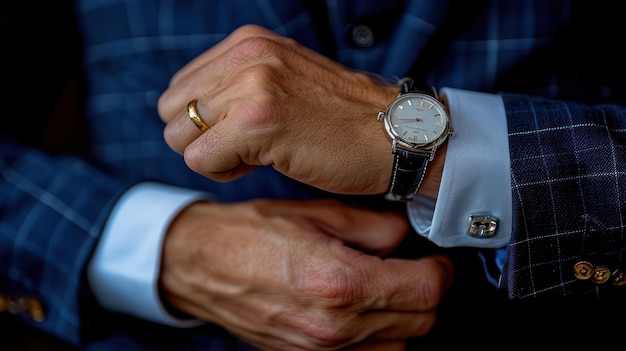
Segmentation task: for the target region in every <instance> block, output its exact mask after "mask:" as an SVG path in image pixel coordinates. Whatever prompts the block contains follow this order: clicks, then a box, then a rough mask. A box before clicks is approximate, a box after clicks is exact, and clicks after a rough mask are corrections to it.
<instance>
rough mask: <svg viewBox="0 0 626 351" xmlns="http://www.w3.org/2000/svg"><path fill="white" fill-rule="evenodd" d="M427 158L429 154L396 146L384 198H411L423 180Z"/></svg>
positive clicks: (401, 199)
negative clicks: (389, 184) (391, 171)
mask: <svg viewBox="0 0 626 351" xmlns="http://www.w3.org/2000/svg"><path fill="white" fill-rule="evenodd" d="M429 160H430V155H429V154H424V153H419V152H414V151H409V150H404V149H400V148H397V149H396V151H395V153H394V157H393V173H392V175H391V186H390V187H389V192H388V193H387V194H386V195H385V196H386V198H387V199H388V200H393V201H410V200H412V198H413V196H414V195H415V193H416V192H417V189H419V187H420V185H421V184H422V181H423V180H424V174H425V173H426V165H427V164H428V161H429Z"/></svg>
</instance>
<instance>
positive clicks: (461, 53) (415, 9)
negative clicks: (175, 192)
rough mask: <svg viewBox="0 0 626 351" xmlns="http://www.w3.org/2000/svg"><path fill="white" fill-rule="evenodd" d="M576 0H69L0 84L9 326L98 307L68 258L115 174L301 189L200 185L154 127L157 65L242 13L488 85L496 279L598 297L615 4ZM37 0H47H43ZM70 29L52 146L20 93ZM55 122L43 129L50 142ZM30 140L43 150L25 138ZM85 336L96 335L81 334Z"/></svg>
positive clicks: (395, 71)
mask: <svg viewBox="0 0 626 351" xmlns="http://www.w3.org/2000/svg"><path fill="white" fill-rule="evenodd" d="M51 3H56V2H51ZM463 3H465V4H463ZM467 3H471V4H467ZM581 3H582V2H577V1H571V2H570V1H565V0H563V1H561V0H555V1H542V0H537V1H532V0H525V1H508V0H506V1H505V0H492V1H478V2H468V1H459V2H451V1H442V0H437V1H428V0H404V1H392V0H387V1H379V0H346V1H327V2H322V1H315V0H309V1H296V0H294V1H283V0H265V1H263V0H229V1H221V0H219V1H218V0H215V1H210V0H160V1H153V0H100V1H94V0H91V1H90V0H84V1H77V7H76V10H75V11H76V18H77V19H78V25H79V29H80V37H77V38H75V37H73V36H72V35H71V33H70V34H69V35H65V34H67V33H63V34H64V35H63V36H60V37H57V38H56V40H55V41H53V42H54V44H49V41H46V40H41V41H39V40H37V41H33V40H31V41H30V43H40V44H41V45H42V48H43V49H45V50H41V51H37V52H31V54H33V55H34V57H36V58H37V59H39V60H42V61H43V62H44V64H42V66H43V67H47V68H46V69H45V70H43V69H42V70H40V71H38V70H37V69H38V68H37V67H35V68H31V69H30V70H29V71H26V73H24V72H20V73H19V74H15V75H10V74H9V75H8V76H10V77H14V78H15V82H21V83H24V80H27V81H28V84H22V85H20V86H19V88H21V90H16V91H18V92H21V91H25V92H26V93H27V94H30V95H28V97H27V99H26V98H23V97H21V95H20V94H15V95H19V96H13V97H12V99H14V100H12V101H5V104H3V105H18V107H19V108H16V109H15V110H14V111H12V114H10V115H9V118H11V119H16V118H15V117H16V116H20V117H21V118H18V119H17V120H19V121H18V122H17V123H18V124H19V126H20V128H21V129H16V128H14V127H12V125H8V124H7V123H4V124H3V126H2V127H1V128H2V133H0V155H1V158H0V194H1V195H0V293H2V294H5V295H6V296H32V297H36V298H37V299H39V300H40V301H42V303H43V305H44V308H45V309H46V312H47V317H46V319H45V320H44V321H43V322H34V321H32V320H29V319H28V318H26V317H24V318H23V321H24V323H27V324H32V325H36V326H37V327H38V328H41V329H43V330H45V331H46V332H49V333H51V334H53V335H56V336H58V337H59V338H61V339H64V340H66V341H68V342H70V343H72V344H79V343H80V340H81V335H82V336H83V337H84V336H85V330H86V329H89V328H87V327H88V326H92V325H97V324H98V318H99V317H98V316H99V313H103V312H102V311H98V308H97V306H95V303H94V300H93V299H92V298H91V296H90V293H89V289H88V288H87V286H86V281H85V279H84V272H85V267H86V264H87V262H88V260H89V258H90V254H91V253H92V251H93V249H94V247H95V245H96V244H97V241H98V238H99V236H100V233H101V232H102V228H103V226H104V224H105V222H106V220H107V217H108V215H109V212H110V209H111V208H112V206H113V205H114V204H115V202H116V200H117V199H118V198H119V197H120V196H121V194H122V193H123V192H124V191H125V190H126V189H128V188H129V187H130V186H132V185H133V184H136V183H138V182H142V181H147V180H150V181H157V182H162V183H167V184H172V185H176V186H181V187H188V188H199V189H205V190H207V189H208V190H209V191H212V192H214V193H215V194H217V196H218V197H219V198H220V199H222V200H223V201H238V200H245V199H249V198H258V197H290V198H307V197H310V196H312V194H313V193H314V192H312V191H311V189H308V188H307V187H305V186H303V185H301V184H297V183H295V182H292V181H290V180H289V179H286V178H284V177H283V176H281V175H280V174H277V173H276V172H274V171H273V170H272V169H262V170H259V171H258V172H256V173H254V174H253V175H252V176H250V177H246V178H244V179H241V180H238V181H235V182H232V183H226V184H223V183H219V184H217V183H214V182H212V181H210V180H207V179H205V178H203V177H201V176H199V175H197V174H195V173H194V172H192V171H190V170H189V169H187V167H186V166H185V164H184V162H183V161H182V159H181V157H180V156H179V155H177V154H175V153H174V152H172V151H171V150H170V149H169V147H167V145H166V144H165V142H164V140H163V137H162V132H163V127H164V126H163V123H162V122H161V120H160V119H159V117H158V115H157V110H156V104H157V99H158V98H159V96H160V94H161V93H162V92H163V91H164V90H165V89H166V87H167V86H168V82H169V79H170V77H171V76H172V75H173V74H174V73H175V72H176V71H177V70H178V69H180V68H181V67H182V66H183V65H184V64H185V63H187V62H188V61H189V60H191V59H192V58H194V57H195V56H196V55H198V54H200V53H201V52H203V51H205V50H206V49H207V48H209V47H210V46H212V45H214V44H215V43H217V42H219V41H220V40H221V39H223V38H224V37H226V36H227V35H228V34H229V33H230V32H232V31H233V30H234V29H235V28H237V27H238V26H241V25H243V24H249V23H255V24H259V25H262V26H265V27H268V28H270V29H273V30H275V31H277V32H278V33H280V34H283V35H285V36H289V37H292V38H294V39H295V40H297V41H299V42H300V43H302V44H304V45H307V46H309V47H311V48H313V49H315V50H317V51H319V52H322V53H324V54H325V55H327V56H329V57H332V58H333V59H335V60H337V61H339V62H341V63H343V64H345V65H347V66H349V67H353V68H355V69H359V70H365V71H370V72H374V73H377V74H380V75H382V76H384V77H389V78H393V77H402V76H407V75H409V76H413V77H414V78H416V79H421V80H424V81H426V82H427V83H430V84H433V85H436V86H439V87H444V86H447V87H454V88H463V89H469V90H477V91H483V92H490V93H499V94H502V96H503V99H504V103H505V108H506V113H507V119H508V128H509V141H510V154H511V179H512V189H511V191H512V194H513V232H512V239H511V242H510V244H509V246H508V248H507V260H506V263H505V267H504V271H503V275H502V278H501V287H502V289H503V290H505V291H506V293H507V294H508V297H509V298H511V299H521V300H523V299H540V298H542V297H546V298H550V297H555V298H564V297H573V298H577V297H590V298H602V297H604V296H607V297H608V296H610V295H614V294H617V293H618V292H619V291H624V289H626V287H622V288H620V287H618V286H617V285H619V284H617V282H619V279H617V278H619V274H620V272H621V269H622V268H624V267H626V241H625V240H626V227H625V223H626V190H625V189H626V156H625V155H626V152H625V151H626V150H625V145H626V117H625V113H626V108H625V107H624V99H625V95H624V93H625V89H624V80H623V77H624V68H623V63H624V62H626V60H625V59H624V54H623V53H621V52H620V51H622V50H621V49H619V48H618V46H620V45H621V44H619V45H618V43H614V42H613V38H614V35H615V34H617V33H619V31H618V26H617V24H618V23H619V21H620V20H621V19H619V18H617V14H618V13H619V11H611V9H610V8H606V6H605V7H603V8H600V9H597V8H594V7H585V8H583V7H582V6H580V4H581ZM325 4H326V6H324V5H325ZM485 4H487V5H488V6H483V5H485ZM46 6H48V7H47V8H46V10H51V11H52V7H53V6H54V5H46ZM57 6H60V5H58V4H57ZM607 6H611V5H607ZM57 10H58V8H55V9H54V11H52V12H48V13H46V14H47V15H50V14H54V15H55V16H56V17H54V16H46V18H47V21H48V22H45V23H47V24H49V25H50V26H49V27H46V28H49V31H50V32H51V33H54V30H53V29H54V28H57V26H60V25H61V24H63V23H66V21H68V20H69V19H68V17H64V16H62V15H61V14H60V13H59V11H57ZM613 10H615V9H613ZM57 15H58V16H57ZM358 25H365V26H367V27H368V28H370V29H371V30H372V31H373V33H374V36H373V42H371V43H368V44H367V45H366V44H364V43H363V42H362V41H359V40H354V39H355V38H354V36H352V35H351V33H352V32H351V30H352V29H354V28H355V27H356V26H358ZM46 30H47V29H46ZM46 30H44V33H42V35H43V36H46V35H47V33H45V32H46ZM72 33H73V32H72ZM57 35H58V33H57ZM20 38H22V37H20ZM23 40H24V39H22V40H17V41H16V42H15V43H14V44H15V45H21V44H22V43H23ZM73 40H77V41H80V43H81V46H80V47H82V48H83V49H84V50H83V51H82V54H81V55H82V56H81V58H82V62H83V65H82V68H83V73H84V78H85V86H84V89H80V90H79V92H81V95H80V96H81V97H84V100H81V102H82V103H81V106H83V107H84V114H85V116H86V118H85V119H84V120H82V119H81V120H76V121H74V122H75V123H76V125H77V126H79V127H84V128H85V131H86V132H85V134H80V137H81V138H80V139H79V142H81V143H82V144H80V145H84V146H85V147H83V148H80V149H79V150H78V151H77V152H72V153H66V152H63V153H61V152H58V151H59V150H58V149H51V148H50V147H49V144H48V143H46V140H48V139H47V138H48V137H50V134H44V133H43V132H41V131H43V130H46V128H45V127H47V126H49V125H51V124H50V123H51V122H50V121H48V120H47V119H45V118H47V116H48V115H53V114H52V113H41V115H42V116H33V117H28V116H26V118H24V117H23V116H24V112H26V111H29V110H28V109H29V108H31V107H32V108H33V109H35V108H36V107H35V106H32V104H33V101H31V100H29V99H32V98H33V96H37V97H39V96H41V95H45V94H43V93H45V91H42V87H43V88H45V87H46V85H45V81H44V80H43V79H42V77H44V78H45V77H52V76H54V74H55V73H56V69H55V68H59V67H61V66H55V68H53V67H49V66H45V62H48V63H56V64H59V63H62V62H66V59H58V58H67V55H65V54H64V53H63V52H60V50H59V47H58V46H57V45H58V44H59V42H63V41H65V42H68V43H74V42H73ZM23 48H24V47H23ZM16 55H17V53H16ZM42 56H43V59H42ZM55 57H57V59H56V61H55V59H54V58H55ZM46 60H47V61H46ZM19 63H20V62H18V60H16V61H15V62H13V64H15V66H17V67H20V65H19ZM10 69H14V68H10ZM59 69H60V68H59ZM28 72H30V74H31V75H29V73H28ZM33 72H34V73H33ZM30 78H32V79H30ZM38 82H39V83H40V84H39V85H38V84H37V83H38ZM302 84H303V85H305V86H306V82H302ZM50 92H51V94H50V95H52V96H54V97H58V96H59V95H58V94H57V95H55V94H56V93H55V94H53V93H54V91H53V90H50ZM20 98H22V99H26V100H19V99H20ZM43 98H45V97H43ZM40 112H50V111H40ZM52 126H53V125H52ZM39 127H40V128H39ZM72 128H73V127H72V126H71V125H68V126H67V129H62V130H61V132H59V130H57V134H55V135H54V136H56V137H57V139H59V138H60V139H61V140H63V132H64V131H67V130H70V131H71V129H72ZM24 130H26V131H27V132H26V133H24V132H23V131H24ZM38 131H39V134H37V133H38ZM59 133H60V134H59ZM33 135H35V136H36V137H33ZM33 146H35V147H33ZM46 146H48V151H53V152H52V153H50V152H45V151H42V149H45V147H46ZM50 149H51V150H50ZM313 195H314V194H313ZM580 261H586V262H589V263H590V265H591V267H608V268H609V270H610V273H611V274H613V275H614V277H617V278H616V279H614V281H615V282H616V283H615V284H612V283H606V284H601V283H594V282H592V280H591V279H589V280H580V279H576V278H575V275H574V274H573V273H574V269H573V267H574V265H575V264H576V263H577V262H580ZM622 293H623V292H622ZM127 327H129V328H133V323H128V325H127ZM154 327H155V328H163V334H162V335H167V336H170V337H171V338H173V339H176V338H178V339H180V338H183V336H180V335H181V334H180V333H178V334H175V333H172V332H167V331H165V330H168V329H167V328H164V327H163V326H154ZM205 328H206V330H204V332H205V334H204V335H205V336H204V338H205V339H203V340H205V341H202V342H200V343H205V345H209V346H210V347H211V348H210V349H226V348H227V346H228V345H231V344H232V345H235V343H236V342H235V341H234V340H230V339H229V337H227V336H224V333H222V332H221V330H219V328H217V327H215V326H205ZM168 333H170V334H168ZM157 334H158V333H157ZM152 335H154V334H152ZM184 335H185V336H184V337H185V338H191V337H190V336H189V335H188V334H184ZM218 335H220V336H219V337H218ZM145 339H149V338H147V337H146V338H145ZM185 340H186V341H188V339H185ZM92 345H96V346H94V348H93V349H94V350H95V349H98V348H97V347H98V343H95V344H92ZM126 346H127V347H128V348H127V349H138V350H139V349H141V348H140V347H139V346H137V345H135V346H132V347H131V346H129V345H128V344H126ZM134 347H136V348H134ZM233 347H235V346H233ZM239 347H242V349H245V346H239ZM233 349H234V348H233Z"/></svg>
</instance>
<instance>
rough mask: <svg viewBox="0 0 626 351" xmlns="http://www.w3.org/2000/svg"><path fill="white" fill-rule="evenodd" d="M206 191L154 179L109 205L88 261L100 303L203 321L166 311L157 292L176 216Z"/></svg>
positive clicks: (146, 315) (171, 321) (167, 320)
mask: <svg viewBox="0 0 626 351" xmlns="http://www.w3.org/2000/svg"><path fill="white" fill-rule="evenodd" d="M204 199H210V196H209V195H208V194H205V193H202V192H199V191H192V190H188V189H182V188H177V187H173V186H168V185H164V184H158V183H141V184H138V185H136V186H134V187H133V188H131V189H130V190H128V191H127V192H126V193H125V194H124V195H123V196H122V198H121V199H120V200H119V202H118V203H117V204H116V206H115V208H114V209H113V211H112V213H111V216H110V218H109V220H108V222H107V225H106V227H105V229H104V232H103V233H102V237H101V239H100V242H99V244H98V246H97V248H96V250H95V253H94V255H93V257H92V259H91V261H90V263H89V267H88V278H89V283H90V284H91V287H92V290H93V292H94V294H95V295H96V298H97V299H98V301H99V302H100V304H101V305H102V306H103V307H105V308H107V309H109V310H113V311H117V312H124V313H127V314H130V315H133V316H136V317H139V318H143V319H146V320H150V321H153V322H157V323H162V324H166V325H172V326H177V327H192V326H196V325H199V324H201V323H202V322H201V321H199V320H195V319H190V320H181V319H176V318H174V317H172V316H171V315H170V314H168V313H167V311H166V310H165V308H164V307H163V305H162V304H161V300H160V296H159V292H158V276H159V267H160V263H161V248H162V243H163V238H164V235H165V231H166V229H167V228H168V226H169V224H170V222H171V221H172V219H174V217H175V216H176V215H177V214H178V212H179V211H181V210H182V209H183V208H185V207H186V206H187V205H189V204H190V203H192V202H195V201H198V200H204Z"/></svg>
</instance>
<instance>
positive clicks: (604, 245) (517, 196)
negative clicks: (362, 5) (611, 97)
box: [501, 94, 626, 299]
mask: <svg viewBox="0 0 626 351" xmlns="http://www.w3.org/2000/svg"><path fill="white" fill-rule="evenodd" d="M503 101H504V104H505V109H506V114H507V121H508V133H509V145H510V154H511V182H512V197H513V199H512V200H513V206H512V221H513V225H512V228H513V232H512V237H511V242H510V243H509V246H508V252H507V260H506V263H505V267H504V272H503V277H502V281H501V284H502V287H503V288H504V289H505V290H506V291H507V293H508V295H509V297H510V298H513V299H532V298H537V297H575V298H578V297H608V296H618V294H622V295H623V293H624V291H626V285H624V283H625V282H626V280H625V277H624V269H625V268H626V255H625V254H626V236H625V233H626V117H625V116H626V107H624V106H620V105H616V104H608V103H605V104H595V105H591V104H582V103H573V102H565V101H557V100H550V99H545V98H533V97H528V96H522V95H515V94H503Z"/></svg>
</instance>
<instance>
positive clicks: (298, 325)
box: [160, 200, 454, 350]
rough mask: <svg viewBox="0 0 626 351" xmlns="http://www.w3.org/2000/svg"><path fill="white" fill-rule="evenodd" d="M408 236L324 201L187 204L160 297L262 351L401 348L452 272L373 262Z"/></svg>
mask: <svg viewBox="0 0 626 351" xmlns="http://www.w3.org/2000/svg"><path fill="white" fill-rule="evenodd" d="M407 229H408V223H407V221H406V219H405V218H404V217H403V216H401V215H399V214H397V213H383V212H375V211H370V210H365V209H359V208H355V207H350V206H347V205H344V204H341V203H339V202H336V201H331V200H314V201H288V200H255V201H251V202H243V203H236V204H218V203H205V202H198V203H194V204H192V205H191V206H189V207H188V208H187V209H185V210H184V211H183V212H182V213H181V214H180V215H179V216H178V217H177V218H176V219H175V220H174V222H173V223H172V225H171V226H170V228H169V231H168V234H167V235H166V238H165V242H164V248H163V258H162V267H161V274H160V282H161V285H162V291H163V296H164V298H165V300H166V301H167V302H168V304H170V305H171V306H173V307H174V308H176V309H177V310H179V311H182V312H185V313H187V314H189V315H192V316H194V317H197V318H199V319H203V320H206V321H209V322H213V323H217V324H219V325H221V326H223V327H225V328H226V329H228V330H229V331H230V332H232V333H233V334H234V335H236V336H238V337H240V338H241V339H242V340H246V341H247V342H249V343H250V344H252V345H255V346H257V347H259V348H262V349H265V350H338V349H343V348H348V349H349V348H351V347H355V348H354V350H381V349H386V350H402V349H403V341H404V340H406V339H407V338H410V337H414V336H419V335H424V334H426V333H428V332H429V331H430V329H431V328H432V326H433V324H434V322H435V319H436V308H437V306H438V303H439V302H440V299H441V298H442V295H443V294H444V293H445V291H446V290H447V288H448V287H449V285H450V284H451V282H452V279H453V275H454V273H453V267H452V263H451V262H450V261H449V260H448V259H446V258H444V257H441V256H431V257H423V258H419V259H416V260H404V259H395V258H386V259H385V258H382V257H383V255H385V254H388V253H389V252H391V251H392V250H393V249H394V248H395V247H396V246H397V245H398V244H399V243H400V242H401V241H402V239H403V238H404V236H405V233H406V232H407Z"/></svg>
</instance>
